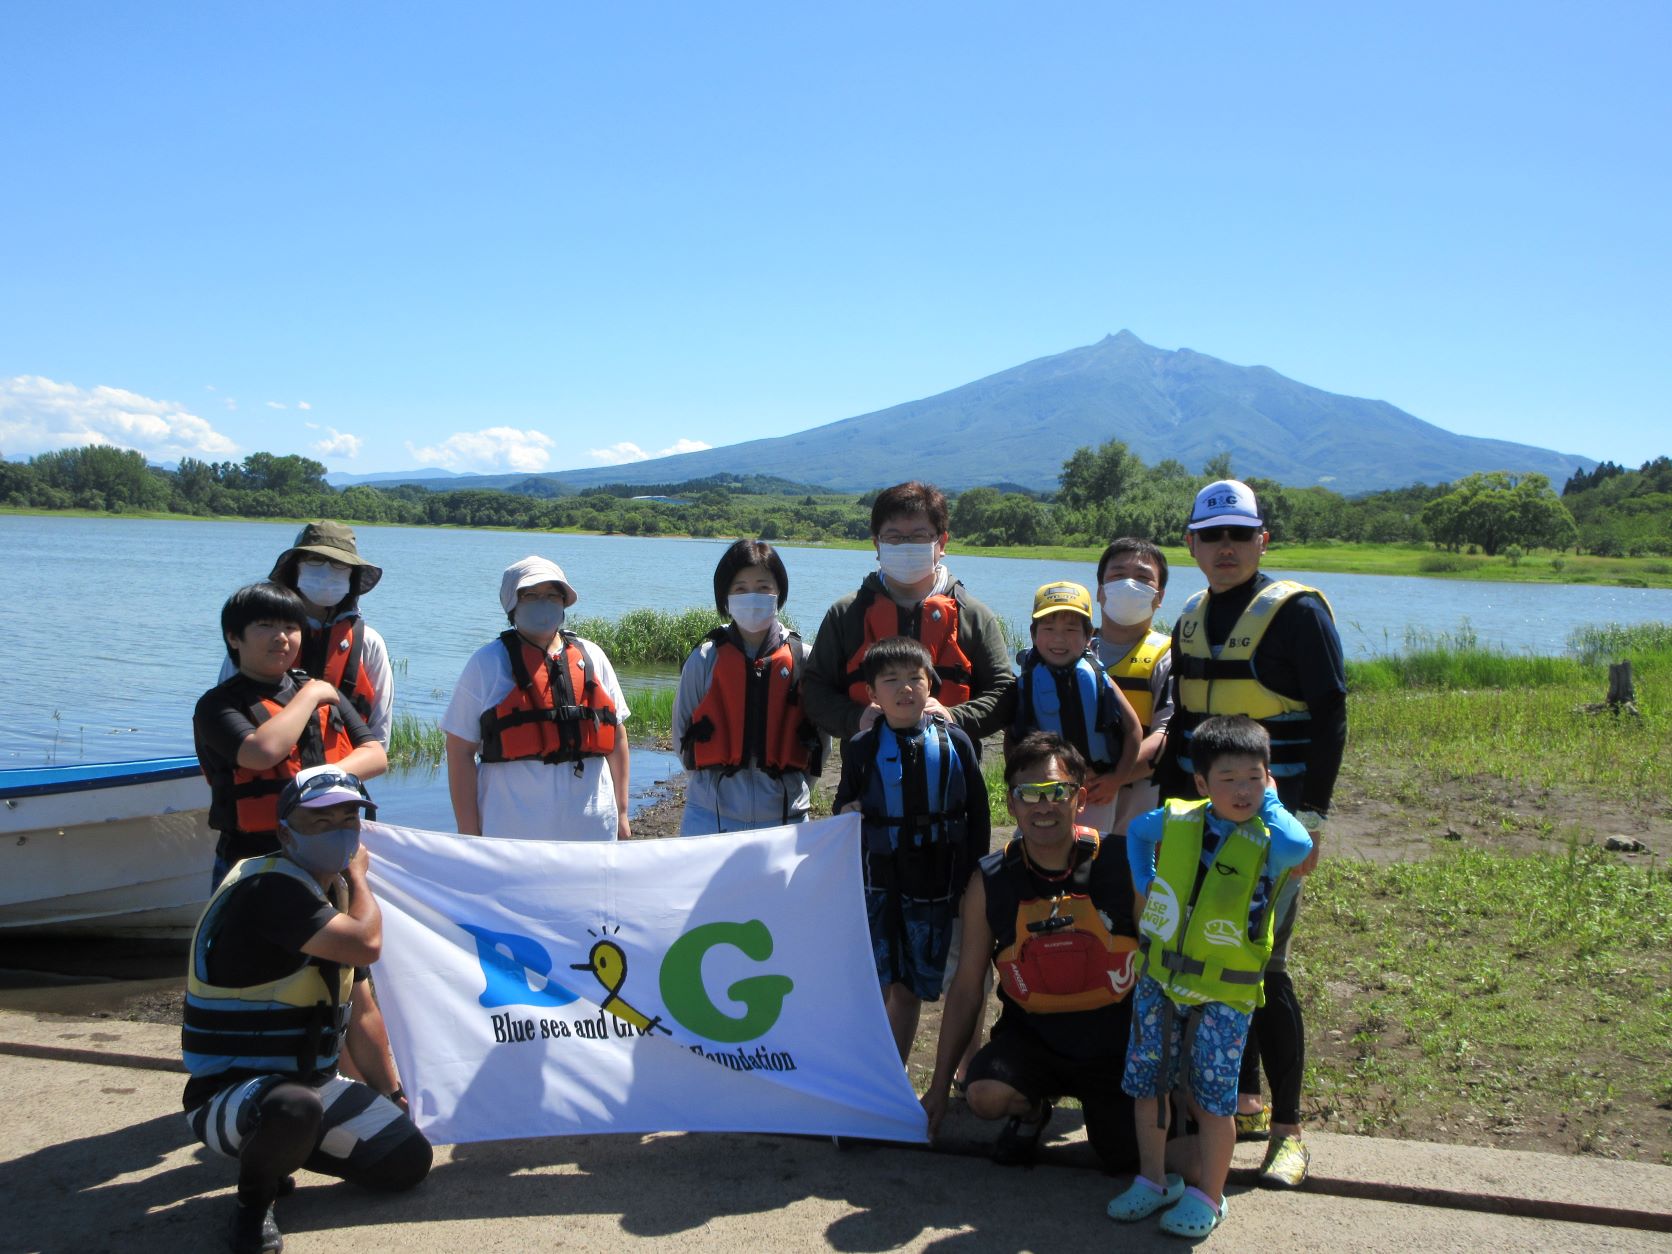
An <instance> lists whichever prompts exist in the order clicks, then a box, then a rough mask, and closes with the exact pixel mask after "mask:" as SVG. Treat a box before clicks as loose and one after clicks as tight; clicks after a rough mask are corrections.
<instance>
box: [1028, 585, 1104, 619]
mask: <svg viewBox="0 0 1672 1254" xmlns="http://www.w3.org/2000/svg"><path fill="white" fill-rule="evenodd" d="M1058 610H1072V611H1073V612H1074V613H1076V614H1084V615H1085V616H1086V621H1087V622H1088V623H1089V622H1091V621H1092V617H1091V593H1089V592H1087V591H1086V590H1085V588H1084V587H1082V586H1081V585H1080V584H1077V583H1068V582H1066V581H1063V582H1058V583H1048V584H1044V585H1042V586H1041V587H1040V589H1039V591H1038V592H1035V593H1034V594H1033V616H1034V617H1035V618H1044V617H1045V615H1047V614H1055V613H1056V612H1057V611H1058Z"/></svg>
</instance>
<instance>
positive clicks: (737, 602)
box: [726, 592, 778, 631]
mask: <svg viewBox="0 0 1672 1254" xmlns="http://www.w3.org/2000/svg"><path fill="white" fill-rule="evenodd" d="M726 613H728V614H730V615H731V618H732V622H734V623H736V624H737V625H738V628H739V629H740V630H742V631H765V630H766V628H767V624H769V623H771V621H772V620H773V619H774V618H776V617H777V615H778V595H777V594H776V593H774V592H734V593H732V594H731V595H730V596H728V597H727V598H726Z"/></svg>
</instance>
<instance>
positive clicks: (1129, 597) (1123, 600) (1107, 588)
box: [1103, 579, 1155, 627]
mask: <svg viewBox="0 0 1672 1254" xmlns="http://www.w3.org/2000/svg"><path fill="white" fill-rule="evenodd" d="M1103 612H1104V614H1106V615H1108V617H1109V619H1110V621H1111V622H1116V623H1119V624H1120V625H1121V626H1122V627H1131V626H1134V625H1135V624H1137V623H1141V622H1143V621H1144V620H1145V619H1146V618H1148V617H1150V615H1152V614H1154V613H1155V589H1154V588H1152V587H1150V586H1149V585H1148V584H1147V583H1143V582H1141V581H1140V580H1137V579H1121V580H1117V581H1116V582H1114V583H1109V584H1104V585H1103Z"/></svg>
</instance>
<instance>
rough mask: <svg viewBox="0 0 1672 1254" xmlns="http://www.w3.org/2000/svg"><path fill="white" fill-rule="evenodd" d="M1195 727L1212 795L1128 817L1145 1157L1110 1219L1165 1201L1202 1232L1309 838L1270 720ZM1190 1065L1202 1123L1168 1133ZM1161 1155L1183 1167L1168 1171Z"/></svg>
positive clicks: (1218, 1205) (1211, 1216)
mask: <svg viewBox="0 0 1672 1254" xmlns="http://www.w3.org/2000/svg"><path fill="white" fill-rule="evenodd" d="M1195 732H1196V734H1195V737H1194V739H1193V741H1192V747H1193V755H1192V756H1193V761H1194V765H1195V768H1196V778H1195V785H1196V791H1197V792H1198V793H1201V794H1203V795H1204V796H1205V797H1206V800H1203V801H1186V800H1178V799H1175V800H1170V801H1168V802H1167V804H1166V805H1165V806H1163V807H1162V808H1161V809H1159V810H1151V811H1150V812H1149V813H1148V814H1144V815H1140V816H1139V817H1138V818H1136V819H1134V820H1132V823H1131V825H1130V826H1129V827H1128V829H1127V835H1126V850H1127V861H1128V862H1129V863H1130V865H1131V870H1132V886H1133V888H1134V890H1135V891H1136V892H1137V894H1138V900H1139V901H1140V903H1141V905H1140V907H1139V911H1138V936H1139V941H1140V943H1141V944H1142V945H1143V952H1144V958H1143V972H1142V974H1141V975H1140V976H1139V979H1138V987H1137V989H1136V991H1135V992H1134V993H1133V996H1132V1040H1131V1043H1130V1045H1129V1046H1128V1048H1127V1053H1126V1073H1125V1075H1124V1076H1122V1078H1121V1087H1122V1088H1123V1089H1125V1091H1126V1092H1127V1093H1129V1094H1131V1095H1132V1097H1133V1099H1134V1103H1133V1113H1134V1118H1135V1119H1136V1121H1137V1134H1138V1149H1139V1156H1140V1158H1141V1160H1142V1161H1141V1172H1140V1174H1139V1175H1138V1176H1137V1178H1136V1179H1134V1180H1133V1181H1132V1185H1131V1187H1130V1188H1128V1189H1127V1190H1126V1192H1124V1193H1122V1194H1121V1195H1120V1196H1119V1197H1117V1198H1115V1199H1114V1200H1113V1201H1112V1202H1110V1203H1109V1217H1110V1218H1111V1219H1119V1220H1123V1221H1126V1222H1132V1221H1135V1220H1139V1219H1143V1218H1145V1217H1146V1216H1148V1215H1152V1214H1154V1213H1155V1212H1156V1211H1158V1210H1161V1209H1163V1208H1167V1213H1166V1214H1165V1215H1163V1216H1162V1217H1161V1230H1162V1231H1163V1232H1169V1233H1172V1234H1173V1235H1174V1236H1181V1237H1191V1238H1195V1239H1200V1238H1202V1237H1205V1236H1207V1235H1208V1234H1209V1233H1210V1232H1212V1231H1213V1230H1214V1229H1215V1228H1216V1227H1218V1226H1219V1224H1220V1223H1221V1222H1222V1221H1223V1220H1224V1218H1225V1209H1226V1208H1225V1175H1226V1173H1227V1171H1229V1169H1230V1166H1231V1148H1232V1146H1233V1144H1234V1143H1235V1141H1236V1123H1235V1118H1234V1116H1235V1115H1236V1109H1237V1079H1238V1076H1239V1075H1240V1073H1241V1070H1242V1054H1243V1049H1244V1044H1245V1042H1246V1040H1247V1037H1248V1024H1249V1020H1250V1018H1251V1017H1252V1016H1253V1013H1254V1007H1255V1005H1256V1003H1258V1002H1259V1000H1260V984H1261V980H1262V977H1263V976H1264V974H1265V969H1266V963H1267V962H1269V961H1270V960H1271V951H1272V934H1273V926H1274V924H1275V922H1276V910H1275V904H1276V901H1277V895H1278V893H1279V891H1280V890H1281V889H1282V887H1283V884H1284V882H1285V880H1287V878H1288V877H1289V875H1290V874H1291V873H1292V872H1295V871H1296V870H1297V868H1299V867H1300V864H1301V863H1302V862H1303V861H1304V860H1305V858H1306V856H1307V854H1309V853H1311V851H1312V838H1311V837H1310V836H1309V835H1307V832H1306V829H1305V828H1304V827H1302V826H1301V825H1300V823H1298V822H1297V821H1296V820H1295V818H1294V816H1293V815H1291V814H1290V813H1289V812H1288V811H1287V810H1285V809H1284V808H1283V805H1282V803H1281V802H1279V801H1278V799H1277V792H1276V790H1275V789H1274V788H1273V787H1272V786H1271V769H1270V768H1271V738H1270V737H1269V735H1268V734H1267V733H1266V730H1265V728H1263V727H1261V726H1260V725H1259V724H1258V723H1256V722H1255V721H1254V720H1253V719H1251V718H1248V717H1247V716H1246V715H1242V714H1232V715H1220V716H1216V717H1213V718H1209V719H1206V720H1205V721H1203V722H1202V723H1201V724H1200V725H1198V726H1197V727H1196V729H1195ZM1186 1064H1188V1067H1189V1085H1188V1097H1189V1105H1190V1110H1191V1113H1192V1114H1193V1115H1194V1117H1195V1119H1196V1124H1197V1127H1198V1128H1199V1129H1200V1131H1199V1133H1198V1135H1197V1136H1195V1137H1184V1138H1180V1139H1179V1140H1178V1141H1177V1142H1175V1143H1174V1144H1172V1145H1169V1144H1168V1142H1167V1122H1168V1113H1169V1112H1168V1107H1169V1106H1170V1103H1169V1102H1167V1100H1166V1098H1167V1095H1168V1094H1169V1093H1171V1092H1172V1091H1173V1089H1174V1088H1175V1087H1176V1086H1177V1085H1178V1082H1179V1080H1180V1078H1181V1077H1180V1072H1181V1071H1182V1070H1184V1068H1185V1066H1186ZM1168 1160H1171V1161H1173V1163H1174V1164H1175V1165H1176V1166H1178V1168H1179V1171H1180V1174H1179V1175H1167V1174H1166V1164H1167V1162H1168ZM1187 1186H1188V1187H1187Z"/></svg>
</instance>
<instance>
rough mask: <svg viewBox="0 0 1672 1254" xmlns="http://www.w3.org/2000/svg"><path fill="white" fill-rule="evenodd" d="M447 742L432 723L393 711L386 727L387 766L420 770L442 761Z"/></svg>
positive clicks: (428, 720) (431, 720)
mask: <svg viewBox="0 0 1672 1254" xmlns="http://www.w3.org/2000/svg"><path fill="white" fill-rule="evenodd" d="M446 756H447V738H446V735H445V733H443V732H442V730H441V728H440V727H439V726H438V725H437V724H436V723H435V721H434V720H433V719H425V718H419V717H418V716H417V715H415V714H408V713H406V712H405V711H396V713H395V718H394V722H393V723H392V724H391V725H390V727H389V765H390V766H392V767H398V766H419V765H423V764H428V763H435V762H440V761H442V760H443V759H444V758H445V757H446Z"/></svg>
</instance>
